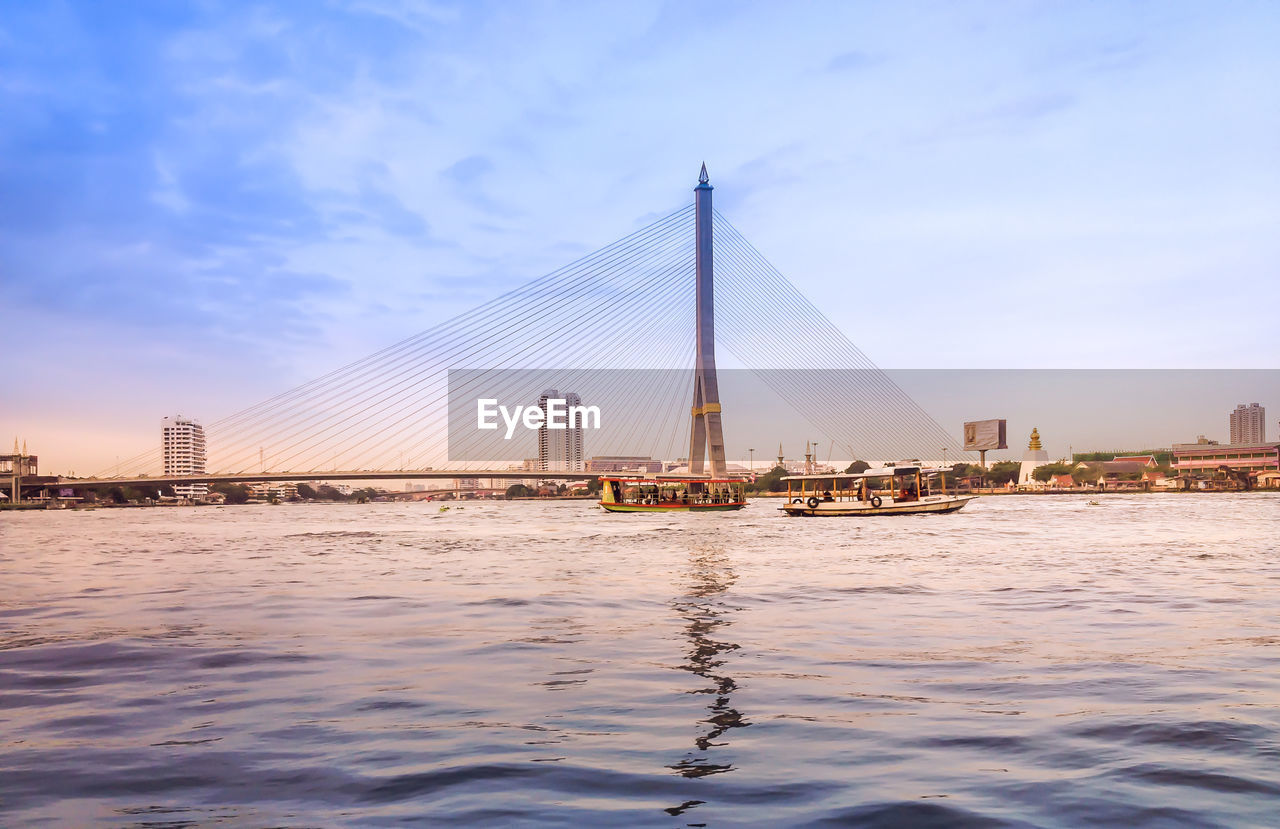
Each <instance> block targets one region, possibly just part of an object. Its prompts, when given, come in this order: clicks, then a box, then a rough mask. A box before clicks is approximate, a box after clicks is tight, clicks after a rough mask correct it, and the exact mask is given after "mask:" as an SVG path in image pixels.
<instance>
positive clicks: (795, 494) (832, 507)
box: [780, 466, 978, 516]
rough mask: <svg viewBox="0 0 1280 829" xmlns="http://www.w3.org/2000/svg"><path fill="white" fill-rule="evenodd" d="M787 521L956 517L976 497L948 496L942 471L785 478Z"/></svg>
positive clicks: (899, 468) (913, 469)
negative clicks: (953, 514)
mask: <svg viewBox="0 0 1280 829" xmlns="http://www.w3.org/2000/svg"><path fill="white" fill-rule="evenodd" d="M782 480H784V481H786V482H787V503H786V504H785V505H784V506H782V507H780V509H781V510H782V511H783V512H785V513H786V514H787V515H796V516H800V515H820V516H826V515H919V514H921V513H943V512H955V511H956V510H959V509H962V508H963V507H964V505H965V504H967V503H969V502H970V501H972V500H973V499H974V498H976V497H978V496H976V495H960V494H953V493H949V492H947V480H946V470H943V469H926V468H923V467H919V466H897V467H887V468H885V469H873V470H868V471H867V472H859V473H856V474H855V473H846V474H841V473H827V474H819V475H788V476H787V477H785V478H783V479H782Z"/></svg>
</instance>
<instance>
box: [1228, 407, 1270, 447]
mask: <svg viewBox="0 0 1280 829" xmlns="http://www.w3.org/2000/svg"><path fill="white" fill-rule="evenodd" d="M1266 439H1267V410H1266V409H1265V408H1263V407H1262V406H1259V405H1258V404H1257V403H1250V404H1249V405H1248V406H1246V405H1245V404H1243V403H1241V404H1240V405H1239V406H1236V408H1235V411H1233V412H1232V413H1231V442H1232V443H1241V444H1250V443H1264V442H1265V441H1266Z"/></svg>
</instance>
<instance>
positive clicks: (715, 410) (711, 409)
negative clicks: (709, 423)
mask: <svg viewBox="0 0 1280 829" xmlns="http://www.w3.org/2000/svg"><path fill="white" fill-rule="evenodd" d="M702 413H703V414H719V413H720V404H719V403H708V404H707V405H705V406H703V407H702Z"/></svg>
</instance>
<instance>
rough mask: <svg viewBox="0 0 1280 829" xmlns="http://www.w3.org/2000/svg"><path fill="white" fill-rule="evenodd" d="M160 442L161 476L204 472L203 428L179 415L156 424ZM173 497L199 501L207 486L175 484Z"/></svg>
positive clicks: (207, 490)
mask: <svg viewBox="0 0 1280 829" xmlns="http://www.w3.org/2000/svg"><path fill="white" fill-rule="evenodd" d="M160 442H161V447H162V451H163V454H164V474H166V475H202V474H204V472H205V471H206V470H205V460H206V458H205V445H204V427H203V426H201V425H200V424H199V423H197V422H196V421H194V420H192V419H191V418H188V417H183V416H182V415H174V416H173V417H166V418H164V419H163V420H161V421H160ZM173 491H174V494H175V495H180V496H182V497H184V498H203V497H204V496H206V495H208V494H209V485H208V484H176V485H174V487H173Z"/></svg>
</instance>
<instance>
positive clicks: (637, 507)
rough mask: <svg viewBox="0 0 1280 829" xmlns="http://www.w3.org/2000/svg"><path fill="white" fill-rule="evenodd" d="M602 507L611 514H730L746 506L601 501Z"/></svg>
mask: <svg viewBox="0 0 1280 829" xmlns="http://www.w3.org/2000/svg"><path fill="white" fill-rule="evenodd" d="M600 506H602V507H604V508H605V509H606V510H608V511H609V512H728V511H730V510H737V509H742V508H743V507H745V506H746V504H745V503H737V504H616V503H605V502H604V501H601V502H600Z"/></svg>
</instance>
